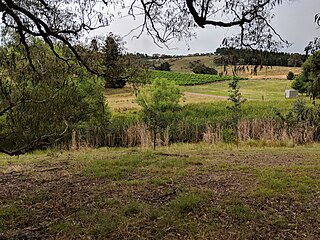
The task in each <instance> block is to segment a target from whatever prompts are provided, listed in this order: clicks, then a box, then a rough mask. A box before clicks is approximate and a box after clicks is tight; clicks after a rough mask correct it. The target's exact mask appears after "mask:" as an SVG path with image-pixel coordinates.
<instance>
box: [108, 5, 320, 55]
mask: <svg viewBox="0 0 320 240" xmlns="http://www.w3.org/2000/svg"><path fill="white" fill-rule="evenodd" d="M274 13H275V18H274V19H273V26H274V28H275V29H276V30H277V31H278V33H280V35H281V36H282V37H283V38H285V39H286V40H288V41H289V42H290V43H292V46H291V47H289V48H284V49H281V51H284V52H291V53H295V52H298V53H303V50H304V48H305V46H306V45H307V44H308V43H309V41H311V40H313V39H314V37H316V36H320V29H319V27H317V26H316V24H315V23H314V16H315V14H317V13H320V0H295V1H294V2H289V1H288V0H284V3H283V5H281V6H277V7H276V9H275V11H274ZM139 23H140V22H139V19H138V20H136V21H134V20H133V19H132V18H129V17H127V18H122V19H116V20H114V21H113V22H112V24H111V25H110V26H108V27H107V28H106V29H104V31H105V32H112V33H114V34H117V35H120V36H121V37H124V36H125V35H127V34H128V33H129V32H130V30H131V29H133V28H134V27H136V26H138V25H139ZM196 32H197V38H195V39H193V40H191V41H189V42H188V45H186V43H184V42H173V43H171V45H170V49H168V48H166V47H163V48H159V47H158V46H156V45H155V44H154V43H153V41H152V39H151V37H149V36H146V35H142V36H141V37H140V38H139V39H136V38H134V36H135V34H131V35H128V36H126V37H124V41H125V42H126V44H125V48H126V50H127V51H128V52H132V53H135V52H139V53H147V54H149V55H152V54H154V53H159V54H170V55H187V54H193V53H208V52H214V51H215V50H216V49H217V48H218V47H219V46H220V44H221V42H222V40H223V38H225V37H227V36H230V35H232V33H237V32H239V28H238V27H234V28H218V27H213V26H206V28H205V29H202V28H198V29H197V31H196ZM136 35H137V33H136Z"/></svg>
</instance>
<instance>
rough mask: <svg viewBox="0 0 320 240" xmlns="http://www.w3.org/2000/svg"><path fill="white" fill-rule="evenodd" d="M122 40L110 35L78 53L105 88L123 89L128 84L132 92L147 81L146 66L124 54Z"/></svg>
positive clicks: (95, 41)
mask: <svg viewBox="0 0 320 240" xmlns="http://www.w3.org/2000/svg"><path fill="white" fill-rule="evenodd" d="M124 44H125V43H124V42H123V40H122V39H121V38H120V37H119V36H117V35H114V34H112V33H110V34H109V35H108V36H106V37H105V38H95V39H93V40H92V41H91V44H90V45H89V46H82V47H81V48H80V49H79V50H78V51H79V52H81V57H82V58H83V59H85V60H86V62H85V64H86V66H88V67H89V68H90V69H91V70H92V71H94V73H95V74H97V75H99V76H102V77H103V78H104V80H105V87H106V88H123V87H124V86H125V85H126V84H129V85H130V86H131V87H132V88H133V89H134V90H137V89H138V88H139V87H140V86H141V85H144V84H146V83H147V82H148V80H149V73H148V70H147V65H146V63H145V61H143V60H142V59H141V58H140V57H138V56H134V55H132V54H125V53H124Z"/></svg>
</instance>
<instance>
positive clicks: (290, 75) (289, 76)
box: [287, 71, 294, 80]
mask: <svg viewBox="0 0 320 240" xmlns="http://www.w3.org/2000/svg"><path fill="white" fill-rule="evenodd" d="M287 79H288V80H293V79H294V73H293V72H291V71H289V72H288V75H287Z"/></svg>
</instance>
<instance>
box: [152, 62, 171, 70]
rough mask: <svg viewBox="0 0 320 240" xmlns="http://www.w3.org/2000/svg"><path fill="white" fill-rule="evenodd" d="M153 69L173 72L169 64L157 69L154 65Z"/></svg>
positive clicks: (163, 64)
mask: <svg viewBox="0 0 320 240" xmlns="http://www.w3.org/2000/svg"><path fill="white" fill-rule="evenodd" d="M153 67H154V69H155V70H159V71H171V68H170V67H171V65H170V63H168V62H163V63H161V64H160V66H159V67H157V66H155V65H153Z"/></svg>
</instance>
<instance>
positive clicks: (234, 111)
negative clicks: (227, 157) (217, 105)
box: [227, 78, 247, 146]
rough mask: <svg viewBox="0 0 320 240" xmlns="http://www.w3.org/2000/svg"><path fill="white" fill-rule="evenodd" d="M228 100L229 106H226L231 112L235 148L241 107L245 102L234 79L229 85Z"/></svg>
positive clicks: (236, 80)
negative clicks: (230, 103)
mask: <svg viewBox="0 0 320 240" xmlns="http://www.w3.org/2000/svg"><path fill="white" fill-rule="evenodd" d="M229 93H230V94H229V98H228V100H230V101H231V102H232V105H231V106H227V108H228V109H229V110H231V128H232V130H233V132H234V135H235V137H236V143H237V146H238V145H239V134H238V124H239V121H240V119H241V105H242V104H243V103H244V102H245V101H246V100H247V99H245V98H242V95H241V92H240V87H239V79H237V78H234V79H233V80H232V81H231V82H230V83H229Z"/></svg>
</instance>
